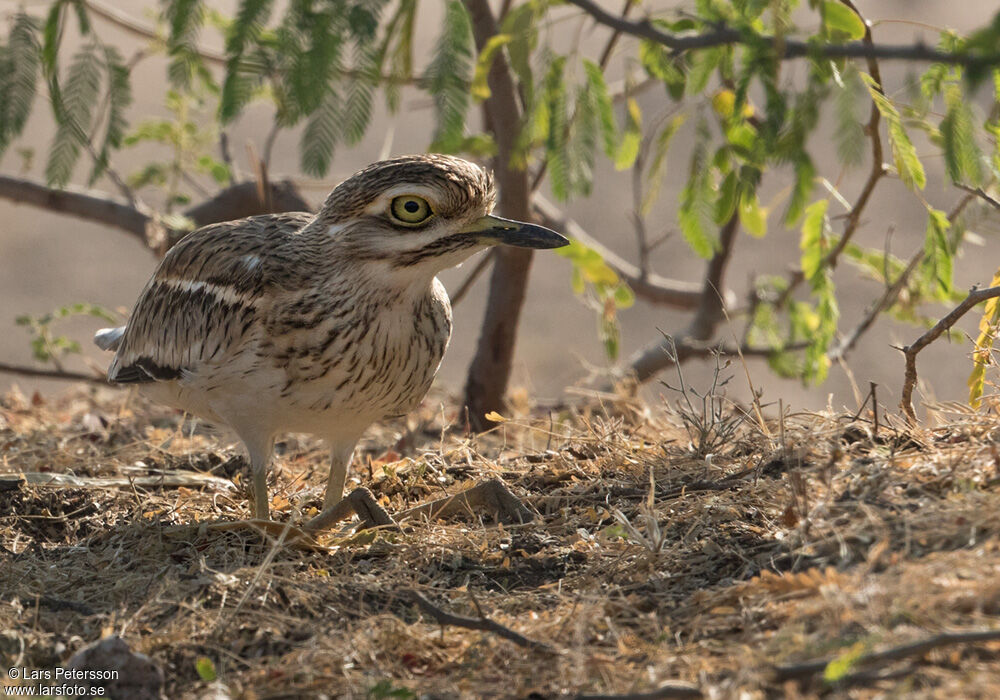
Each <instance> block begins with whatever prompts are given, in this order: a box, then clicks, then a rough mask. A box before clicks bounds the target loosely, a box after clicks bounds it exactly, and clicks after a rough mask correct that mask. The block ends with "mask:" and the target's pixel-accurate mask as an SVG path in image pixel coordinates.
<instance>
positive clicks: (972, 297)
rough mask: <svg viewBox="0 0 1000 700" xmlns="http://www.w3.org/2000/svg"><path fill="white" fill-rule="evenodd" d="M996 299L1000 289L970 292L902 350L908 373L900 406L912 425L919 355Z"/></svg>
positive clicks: (904, 379) (999, 295) (914, 417)
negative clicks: (959, 321)
mask: <svg viewBox="0 0 1000 700" xmlns="http://www.w3.org/2000/svg"><path fill="white" fill-rule="evenodd" d="M996 297H1000V287H987V288H986V289H972V290H971V291H970V292H969V296H967V297H965V299H964V300H963V301H962V303H960V304H959V305H958V306H956V307H955V308H954V309H952V310H951V311H950V312H949V313H948V314H947V315H946V316H945V317H944V318H942V319H941V320H940V321H938V322H937V323H936V324H934V327H933V328H931V329H930V330H929V331H927V332H926V333H924V334H923V335H922V336H920V337H919V338H917V339H916V341H914V342H913V343H911V344H910V345H907V346H906V347H905V348H903V349H902V350H903V355H904V357H905V358H906V371H905V374H904V376H903V393H902V399H901V400H900V402H899V405H900V408H902V409H903V412H904V413H905V414H906V417H907V419H908V420H909V422H910V424H913V423H916V422H917V416H916V414H915V413H914V412H913V388H914V386H915V385H916V383H917V353H919V352H920V351H921V350H923V349H924V348H925V347H927V346H928V345H930V344H931V343H933V342H934V341H935V340H937V339H938V337H939V336H940V335H941V334H942V333H944V332H945V331H947V330H948V329H949V328H951V327H952V326H954V325H955V324H956V323H957V322H958V320H959V319H960V318H962V316H964V315H965V314H966V313H968V312H969V311H970V310H971V309H972V308H973V307H975V306H976V305H977V304H981V303H982V302H984V301H986V300H987V299H995V298H996Z"/></svg>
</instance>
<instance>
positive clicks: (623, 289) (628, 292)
mask: <svg viewBox="0 0 1000 700" xmlns="http://www.w3.org/2000/svg"><path fill="white" fill-rule="evenodd" d="M614 299H615V306H617V307H618V308H619V309H627V308H629V307H630V306H632V305H633V304H635V292H633V291H632V288H631V287H629V286H628V285H627V284H625V283H624V282H621V283H620V284H619V285H618V286H617V287H615V293H614Z"/></svg>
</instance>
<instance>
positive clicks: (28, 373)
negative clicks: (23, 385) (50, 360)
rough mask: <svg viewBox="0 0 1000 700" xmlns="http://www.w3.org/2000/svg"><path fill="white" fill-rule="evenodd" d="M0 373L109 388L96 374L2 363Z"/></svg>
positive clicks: (103, 379)
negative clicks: (85, 383) (87, 383)
mask: <svg viewBox="0 0 1000 700" xmlns="http://www.w3.org/2000/svg"><path fill="white" fill-rule="evenodd" d="M0 372H3V373H5V374H20V375H21V376H23V377H36V378H39V379H61V380H63V381H71V382H90V383H91V384H100V385H102V386H107V384H108V382H107V380H106V379H105V378H104V377H101V376H98V375H96V374H85V373H83V372H67V371H65V370H57V369H41V368H39V367H28V366H25V365H10V364H7V363H6V362H0Z"/></svg>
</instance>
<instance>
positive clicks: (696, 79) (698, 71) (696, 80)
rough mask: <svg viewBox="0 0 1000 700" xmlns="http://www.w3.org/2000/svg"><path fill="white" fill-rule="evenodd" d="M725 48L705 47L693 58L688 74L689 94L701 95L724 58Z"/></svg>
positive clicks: (687, 89) (687, 90)
mask: <svg viewBox="0 0 1000 700" xmlns="http://www.w3.org/2000/svg"><path fill="white" fill-rule="evenodd" d="M722 55H723V49H718V48H716V49H704V50H701V51H698V52H697V53H696V54H695V55H694V57H693V58H692V59H691V68H690V69H689V70H688V74H687V88H686V92H687V94H688V95H700V94H701V93H703V92H704V91H705V88H706V87H708V81H709V78H711V77H712V73H713V72H714V71H715V69H716V68H717V67H718V66H719V62H720V61H721V60H722Z"/></svg>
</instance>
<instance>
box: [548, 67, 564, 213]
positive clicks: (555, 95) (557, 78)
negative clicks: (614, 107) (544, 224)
mask: <svg viewBox="0 0 1000 700" xmlns="http://www.w3.org/2000/svg"><path fill="white" fill-rule="evenodd" d="M565 66H566V57H565V56H556V57H555V58H554V59H553V60H552V62H551V63H550V64H549V69H548V71H546V74H545V82H544V84H543V90H544V93H543V94H544V100H545V105H546V111H547V112H548V115H549V120H548V133H547V134H546V138H545V157H546V158H547V159H548V163H549V180H550V182H551V184H552V194H554V195H555V197H556V199H559V200H563V201H565V200H566V199H567V198H568V197H569V194H570V163H569V157H568V154H567V143H568V140H569V122H568V115H567V107H566V81H565V79H564V77H563V70H564V68H565Z"/></svg>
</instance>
